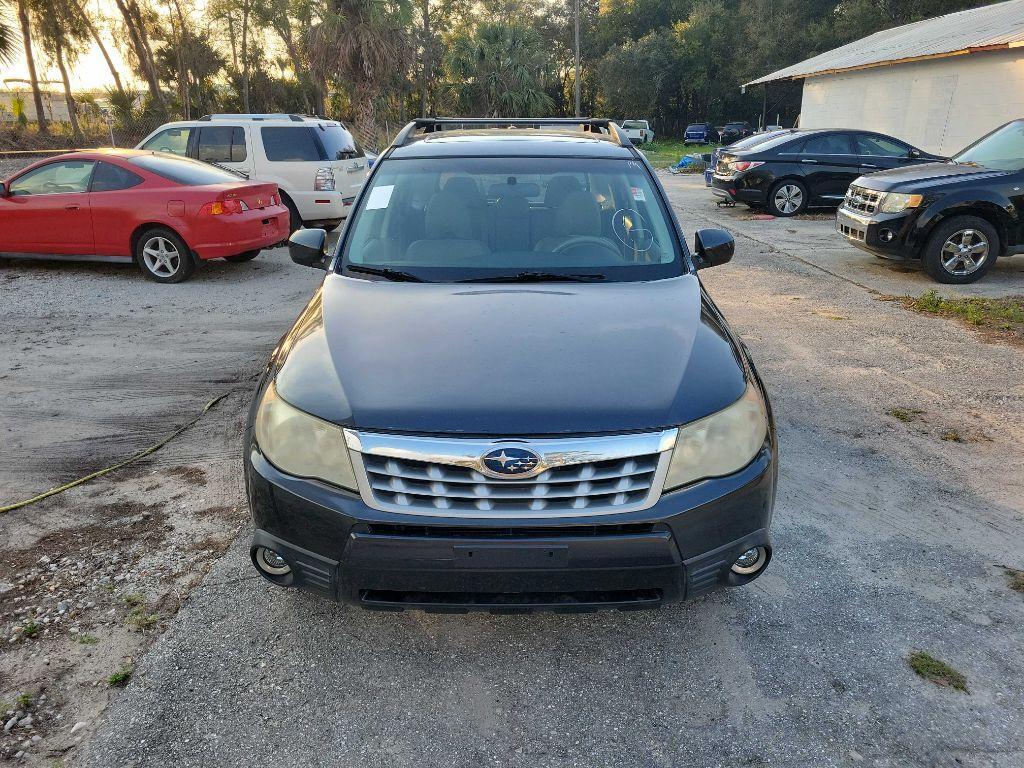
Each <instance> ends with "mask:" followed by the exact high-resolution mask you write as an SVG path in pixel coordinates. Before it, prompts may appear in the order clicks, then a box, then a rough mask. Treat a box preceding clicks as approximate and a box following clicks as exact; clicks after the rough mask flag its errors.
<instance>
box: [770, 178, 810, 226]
mask: <svg viewBox="0 0 1024 768" xmlns="http://www.w3.org/2000/svg"><path fill="white" fill-rule="evenodd" d="M809 197H810V195H809V193H808V192H807V185H806V184H804V183H803V182H802V181H797V180H796V179H783V180H782V181H780V182H778V183H776V184H775V186H773V187H772V188H771V191H770V192H769V193H768V210H769V211H771V213H772V215H773V216H781V217H783V218H786V217H789V216H797V215H798V214H801V213H803V212H804V211H806V210H807V202H808V199H809ZM794 203H795V205H794Z"/></svg>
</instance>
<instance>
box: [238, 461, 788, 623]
mask: <svg viewBox="0 0 1024 768" xmlns="http://www.w3.org/2000/svg"><path fill="white" fill-rule="evenodd" d="M245 465H246V467H245V471H246V486H247V490H248V496H249V504H250V509H251V512H252V516H253V521H254V523H255V528H256V533H255V535H254V538H253V545H252V549H253V552H255V550H256V547H259V546H263V547H268V548H270V549H273V550H274V551H276V552H278V553H279V554H280V555H282V556H283V557H284V558H285V560H287V561H288V562H289V564H290V565H291V567H292V571H291V573H290V574H288V575H287V576H286V577H283V578H276V579H272V580H274V581H276V582H277V583H279V584H282V585H286V586H295V587H300V588H303V589H307V590H310V591H313V592H317V593H319V594H321V595H323V596H325V597H328V598H330V599H333V600H339V601H343V602H349V603H355V604H359V605H362V606H364V607H367V608H377V609H387V610H401V609H404V608H413V607H415V608H423V609H427V610H435V611H465V610H470V609H485V610H492V611H522V610H533V609H546V610H596V609H602V608H621V609H628V608H648V607H655V606H657V605H660V604H662V603H664V602H669V601H672V600H678V599H683V598H691V597H697V596H699V595H702V594H705V593H707V592H710V591H712V590H714V589H716V588H719V587H722V586H736V585H740V584H743V583H746V582H747V581H750V580H751V579H752V578H754V577H744V576H739V575H738V574H736V573H733V572H732V571H731V570H730V568H731V565H732V563H733V562H734V561H735V560H736V558H737V557H738V556H739V554H740V553H741V552H744V551H746V550H747V549H750V548H752V547H765V549H766V550H767V553H768V557H769V558H770V556H771V539H770V537H769V535H768V527H769V524H770V522H771V516H772V507H773V504H774V498H775V477H776V464H775V454H774V448H773V447H771V446H766V447H765V448H764V449H763V450H762V452H761V453H760V454H759V455H758V456H757V458H755V460H754V461H753V462H752V463H751V464H750V465H748V466H747V467H746V468H745V469H743V470H741V471H740V472H737V473H736V474H734V475H730V476H728V477H724V478H716V479H710V480H704V481H701V482H698V483H695V484H694V485H692V486H689V487H687V488H684V489H682V490H680V491H676V492H672V493H667V494H664V495H663V496H662V497H661V499H660V500H659V501H658V503H657V504H655V505H654V506H652V507H650V508H649V509H646V510H641V511H638V512H632V513H622V514H615V515H600V516H594V517H577V518H571V519H564V518H563V519H557V518H552V519H542V520H537V519H530V520H517V519H514V520H508V519H497V520H496V519H464V518H458V519H445V518H437V517H432V518H424V517H420V516H417V515H410V514H396V513H390V512H381V511H378V510H374V509H371V508H370V507H368V506H366V505H365V504H364V503H363V501H362V499H361V498H360V497H359V496H358V495H356V494H354V493H347V492H345V491H341V490H339V489H337V488H332V487H330V486H328V485H325V484H323V483H319V482H316V481H309V480H303V479H300V478H296V477H292V476H290V475H286V474H284V473H282V472H280V471H279V470H277V469H276V468H275V467H274V466H273V465H271V464H270V463H269V462H267V461H266V459H264V457H263V455H262V454H261V453H260V451H259V448H258V446H256V445H255V444H254V443H250V444H249V445H248V446H247V450H246V461H245ZM759 573H760V572H759ZM755 577H756V576H755Z"/></svg>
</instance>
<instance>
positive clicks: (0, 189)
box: [0, 181, 10, 197]
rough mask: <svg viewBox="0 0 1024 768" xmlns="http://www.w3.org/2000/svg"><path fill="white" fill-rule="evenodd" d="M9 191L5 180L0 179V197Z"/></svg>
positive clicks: (5, 195) (6, 194)
mask: <svg viewBox="0 0 1024 768" xmlns="http://www.w3.org/2000/svg"><path fill="white" fill-rule="evenodd" d="M9 194H10V191H9V190H8V189H7V182H6V181H0V197H7V196H8V195H9Z"/></svg>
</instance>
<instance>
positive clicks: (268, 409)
mask: <svg viewBox="0 0 1024 768" xmlns="http://www.w3.org/2000/svg"><path fill="white" fill-rule="evenodd" d="M256 442H257V443H259V446H260V450H261V451H263V455H264V456H266V458H267V460H268V461H269V462H270V463H271V464H273V465H274V466H275V467H277V468H278V469H280V470H281V471H282V472H287V473H288V474H289V475H297V476H298V477H314V478H317V479H319V480H325V481H327V482H328V483H332V484H333V485H337V486H340V487H341V488H347V489H349V490H353V491H354V490H356V487H357V486H356V476H355V472H353V471H352V459H351V458H350V457H349V453H348V446H347V445H346V444H345V432H344V430H342V428H341V427H339V426H337V425H336V424H330V423H329V422H326V421H322V420H321V419H318V418H316V417H315V416H310V415H309V414H308V413H304V412H303V411H300V410H299V409H298V408H293V407H292V406H290V405H288V403H286V402H285V401H284V400H282V399H281V398H280V396H278V394H277V388H276V387H275V386H274V385H273V384H271V385H270V386H269V387H267V390H266V392H265V393H264V395H263V402H261V403H260V408H259V411H258V412H257V413H256Z"/></svg>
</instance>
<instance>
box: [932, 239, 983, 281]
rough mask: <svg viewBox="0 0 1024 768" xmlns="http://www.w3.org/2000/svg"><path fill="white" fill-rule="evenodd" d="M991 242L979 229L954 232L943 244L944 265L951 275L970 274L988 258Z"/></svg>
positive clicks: (979, 267)
mask: <svg viewBox="0 0 1024 768" xmlns="http://www.w3.org/2000/svg"><path fill="white" fill-rule="evenodd" d="M988 253H989V242H988V238H987V237H985V233H984V232H981V231H979V230H977V229H961V230H959V231H957V232H954V233H953V234H952V235H950V236H949V237H948V238H946V242H945V243H943V245H942V266H943V267H944V268H945V269H946V271H947V272H949V274H951V275H957V276H963V275H970V274H972V273H973V272H977V271H978V270H979V269H981V267H982V265H983V264H984V263H985V261H986V259H988Z"/></svg>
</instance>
